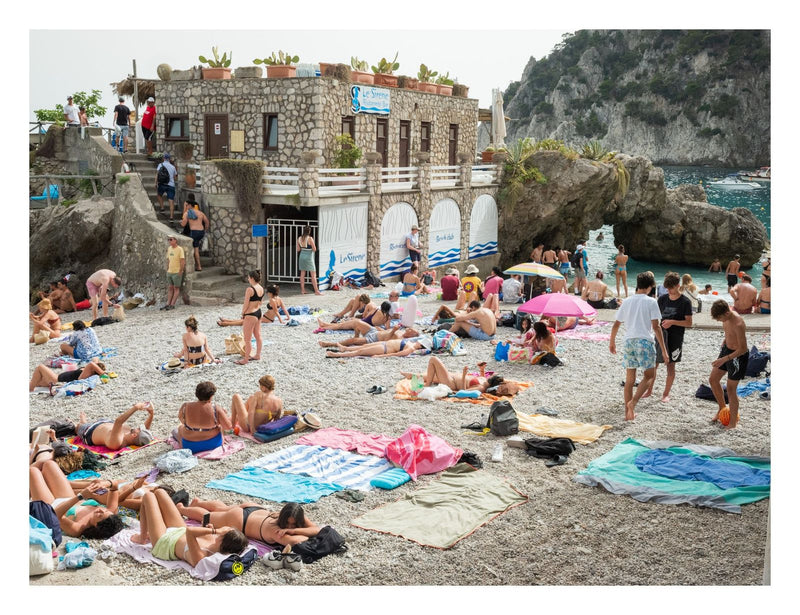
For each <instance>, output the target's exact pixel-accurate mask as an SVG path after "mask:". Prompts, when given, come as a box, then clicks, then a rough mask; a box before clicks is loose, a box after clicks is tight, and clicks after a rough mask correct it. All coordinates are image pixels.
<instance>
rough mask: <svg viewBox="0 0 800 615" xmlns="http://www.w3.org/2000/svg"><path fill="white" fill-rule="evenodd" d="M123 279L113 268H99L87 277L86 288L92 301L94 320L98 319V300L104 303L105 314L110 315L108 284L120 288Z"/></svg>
mask: <svg viewBox="0 0 800 615" xmlns="http://www.w3.org/2000/svg"><path fill="white" fill-rule="evenodd" d="M121 284H122V280H120V279H119V277H118V276H117V274H116V273H114V272H113V271H111V269H99V270H98V271H95V272H94V273H93V274H92V275H90V276H89V277H88V278H87V279H86V290H87V291H88V293H89V301H91V302H92V320H96V319H97V302H98V301H101V302H102V303H103V316H108V286H109V285H111V286H112V287H113V288H119V286H120V285H121Z"/></svg>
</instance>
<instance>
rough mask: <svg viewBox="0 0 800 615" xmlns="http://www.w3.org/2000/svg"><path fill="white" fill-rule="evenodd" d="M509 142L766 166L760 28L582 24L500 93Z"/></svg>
mask: <svg viewBox="0 0 800 615" xmlns="http://www.w3.org/2000/svg"><path fill="white" fill-rule="evenodd" d="M503 98H504V100H505V103H506V113H507V114H508V115H509V116H510V117H512V118H514V119H515V120H516V121H514V122H510V123H509V126H508V130H509V135H508V140H509V141H511V140H513V139H514V138H520V137H526V136H529V137H532V138H533V139H544V138H554V139H561V140H563V141H565V142H567V143H576V142H581V141H584V140H586V139H597V140H600V141H602V142H603V144H604V145H605V146H606V147H607V148H610V149H616V150H619V151H625V152H629V153H631V154H635V155H641V156H645V157H647V158H649V159H650V160H652V161H654V162H655V163H656V164H677V165H699V164H711V165H719V166H730V167H738V166H760V165H768V164H770V33H769V31H768V30H580V31H578V32H575V33H574V34H567V35H565V37H564V40H563V41H562V42H561V43H560V44H558V45H556V47H555V48H554V50H553V51H552V53H551V54H550V55H548V56H547V57H545V58H542V59H540V60H538V61H537V60H535V59H534V58H531V59H530V61H529V62H528V64H527V66H526V67H525V70H524V72H523V74H522V77H521V79H520V80H519V81H515V82H513V83H512V84H511V85H510V86H509V88H508V89H507V90H506V91H505V92H504V94H503Z"/></svg>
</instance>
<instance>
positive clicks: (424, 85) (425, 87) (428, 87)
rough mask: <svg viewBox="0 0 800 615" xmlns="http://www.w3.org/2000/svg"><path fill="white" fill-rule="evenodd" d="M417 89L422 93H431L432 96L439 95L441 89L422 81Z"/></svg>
mask: <svg viewBox="0 0 800 615" xmlns="http://www.w3.org/2000/svg"><path fill="white" fill-rule="evenodd" d="M417 89H418V90H419V91H420V92H430V93H431V94H437V93H438V92H439V88H438V87H437V85H436V84H435V83H427V82H425V81H420V82H419V83H418V84H417Z"/></svg>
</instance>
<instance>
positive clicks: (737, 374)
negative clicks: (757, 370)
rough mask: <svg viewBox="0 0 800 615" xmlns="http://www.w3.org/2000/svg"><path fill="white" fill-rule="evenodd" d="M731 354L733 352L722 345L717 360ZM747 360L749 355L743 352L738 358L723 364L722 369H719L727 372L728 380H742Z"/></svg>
mask: <svg viewBox="0 0 800 615" xmlns="http://www.w3.org/2000/svg"><path fill="white" fill-rule="evenodd" d="M732 352H733V350H731V349H730V348H728V347H727V346H726V345H725V344H722V350H720V351H719V357H717V358H719V359H721V358H722V357H724V356H725V355H726V354H730V353H732ZM749 359H750V355H749V353H747V352H745V353H744V354H740V355H739V356H738V357H734V358H732V359H731V360H730V361H727V362H725V363H723V364H722V367H720V368H719V369H721V370H723V371H727V372H728V380H742V379H743V378H744V377H745V374H746V372H747V362H748V360H749Z"/></svg>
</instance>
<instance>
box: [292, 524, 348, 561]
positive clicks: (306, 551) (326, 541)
mask: <svg viewBox="0 0 800 615" xmlns="http://www.w3.org/2000/svg"><path fill="white" fill-rule="evenodd" d="M292 551H293V552H294V553H297V554H298V555H300V556H301V557H302V558H303V563H304V564H310V563H311V562H315V561H317V560H318V559H319V558H321V557H325V556H326V555H330V554H331V553H343V552H345V551H347V545H345V544H344V538H342V535H341V534H339V532H337V531H336V530H335V529H333V528H332V527H331V526H330V525H326V526H325V527H323V528H322V529H321V530H320V531H319V534H317V535H316V536H312V537H311V538H309V539H308V540H305V541H303V542H301V543H298V544H296V545H294V546H292Z"/></svg>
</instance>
